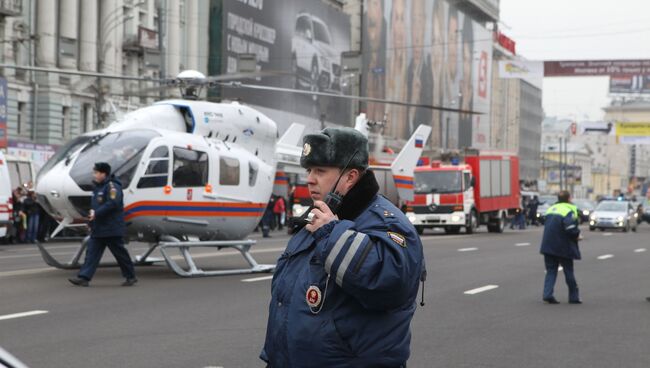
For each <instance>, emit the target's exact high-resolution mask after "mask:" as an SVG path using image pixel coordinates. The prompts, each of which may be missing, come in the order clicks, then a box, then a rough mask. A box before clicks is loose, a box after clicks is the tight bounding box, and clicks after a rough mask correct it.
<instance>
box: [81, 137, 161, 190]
mask: <svg viewBox="0 0 650 368" xmlns="http://www.w3.org/2000/svg"><path fill="white" fill-rule="evenodd" d="M159 136H160V135H159V134H158V133H156V132H155V131H153V130H126V131H121V132H115V133H110V134H107V135H105V136H103V137H102V138H101V139H96V140H93V141H91V142H90V143H88V144H87V145H86V147H85V148H84V149H83V151H82V152H81V153H79V157H78V158H77V161H76V162H75V164H74V166H73V167H72V170H70V176H71V177H72V179H73V180H74V181H75V183H77V185H79V187H80V188H81V189H83V190H85V191H90V190H92V189H93V166H94V165H95V163H96V162H100V161H101V162H106V163H108V164H109V165H111V169H112V173H113V174H114V175H115V177H117V178H118V179H119V180H120V181H121V182H122V187H123V188H127V187H128V186H129V185H130V184H131V180H132V179H133V175H134V174H135V170H136V168H137V167H138V163H139V162H140V158H141V157H142V153H143V152H144V150H145V148H147V145H148V144H149V142H150V141H151V140H152V139H153V138H156V137H159Z"/></svg>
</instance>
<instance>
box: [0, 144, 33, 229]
mask: <svg viewBox="0 0 650 368" xmlns="http://www.w3.org/2000/svg"><path fill="white" fill-rule="evenodd" d="M33 181H34V165H33V164H32V162H31V161H30V160H29V159H25V158H18V157H14V156H10V155H6V154H4V153H2V151H0V239H3V238H5V237H6V236H7V235H8V234H9V233H10V232H9V229H10V226H11V225H12V223H13V216H12V215H13V203H12V198H11V193H12V191H13V190H14V189H15V188H17V187H19V186H22V185H24V184H28V183H33Z"/></svg>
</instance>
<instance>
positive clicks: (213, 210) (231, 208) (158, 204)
mask: <svg viewBox="0 0 650 368" xmlns="http://www.w3.org/2000/svg"><path fill="white" fill-rule="evenodd" d="M265 209H266V204H264V203H232V202H221V203H220V202H164V201H142V202H136V203H132V204H130V205H129V206H127V207H126V208H125V209H124V214H125V219H126V220H129V219H132V218H134V217H141V216H179V217H258V216H261V215H262V214H263V213H264V210H265Z"/></svg>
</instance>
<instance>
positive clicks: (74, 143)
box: [36, 135, 93, 181]
mask: <svg viewBox="0 0 650 368" xmlns="http://www.w3.org/2000/svg"><path fill="white" fill-rule="evenodd" d="M91 139H93V136H91V135H82V136H79V137H77V138H75V139H73V140H71V141H69V142H68V143H66V144H65V145H63V147H61V148H59V149H58V150H57V151H56V153H55V154H54V156H52V157H51V158H50V159H49V160H47V162H46V163H45V165H43V167H42V168H41V170H40V171H39V172H38V175H36V181H38V180H39V179H40V178H41V176H43V175H45V174H46V173H47V172H48V171H50V170H51V169H52V168H53V167H54V166H55V165H56V164H58V163H59V162H61V161H63V160H64V159H67V158H69V157H70V156H72V154H73V153H75V152H77V151H78V150H79V148H81V147H82V146H84V145H85V144H86V143H88V142H90V140H91Z"/></svg>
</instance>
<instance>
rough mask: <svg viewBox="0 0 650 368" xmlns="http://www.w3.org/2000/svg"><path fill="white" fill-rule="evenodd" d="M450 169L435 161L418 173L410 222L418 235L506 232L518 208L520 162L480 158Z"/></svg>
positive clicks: (492, 155) (498, 155)
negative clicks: (441, 231)
mask: <svg viewBox="0 0 650 368" xmlns="http://www.w3.org/2000/svg"><path fill="white" fill-rule="evenodd" d="M450 161H451V163H449V164H443V163H442V162H440V161H433V162H432V163H431V164H430V165H428V166H420V167H417V168H416V169H415V178H414V180H415V198H414V200H413V201H410V202H407V207H406V216H407V217H408V219H409V220H410V221H411V223H413V225H414V226H415V228H416V229H417V231H418V233H419V234H422V233H423V231H424V229H426V228H435V227H438V228H443V229H444V230H445V232H447V233H449V234H456V233H458V232H460V229H461V228H465V231H466V232H467V233H468V234H471V233H473V232H475V231H476V229H477V228H478V227H479V226H480V225H487V229H488V231H489V232H496V233H500V232H503V230H504V228H505V225H506V220H507V218H508V217H509V216H510V215H512V214H514V213H516V211H517V209H518V208H519V207H520V203H521V198H520V193H519V159H518V157H517V156H515V155H513V154H509V153H503V152H489V153H488V152H480V153H479V152H477V154H472V155H467V156H465V157H464V158H454V159H451V160H450Z"/></svg>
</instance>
